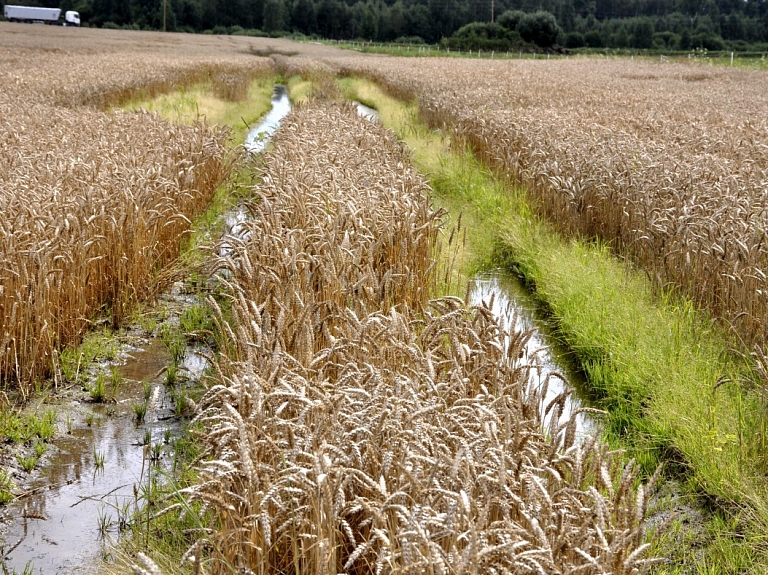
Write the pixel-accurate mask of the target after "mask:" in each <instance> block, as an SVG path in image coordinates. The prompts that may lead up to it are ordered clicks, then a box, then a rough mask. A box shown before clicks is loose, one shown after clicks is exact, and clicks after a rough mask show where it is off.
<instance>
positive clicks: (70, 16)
mask: <svg viewBox="0 0 768 575" xmlns="http://www.w3.org/2000/svg"><path fill="white" fill-rule="evenodd" d="M3 15H4V16H5V19H6V20H7V21H8V22H29V23H42V24H61V25H62V26H80V14H78V13H77V12H75V11H74V10H68V11H67V12H65V13H64V18H63V19H62V18H61V10H59V9H58V8H36V7H34V6H10V5H8V4H6V5H5V9H4V10H3Z"/></svg>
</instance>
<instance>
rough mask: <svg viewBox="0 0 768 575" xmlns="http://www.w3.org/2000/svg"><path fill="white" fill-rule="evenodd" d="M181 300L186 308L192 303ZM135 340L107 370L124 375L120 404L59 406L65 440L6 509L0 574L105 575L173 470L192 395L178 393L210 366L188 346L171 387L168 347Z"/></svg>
mask: <svg viewBox="0 0 768 575" xmlns="http://www.w3.org/2000/svg"><path fill="white" fill-rule="evenodd" d="M177 293H178V290H177ZM166 297H167V298H173V297H174V296H173V295H172V294H171V295H168V296H166ZM175 299H176V300H177V301H176V303H177V304H179V301H178V300H179V299H181V300H182V301H181V304H180V306H181V307H180V308H179V309H183V306H184V298H183V297H179V296H178V295H177V296H175ZM125 337H126V338H127V340H128V342H127V343H123V345H122V347H121V351H120V353H119V355H118V358H117V359H116V360H115V361H114V362H112V363H111V364H110V365H109V366H107V365H105V364H102V365H99V366H97V369H100V370H102V371H103V370H104V369H111V367H115V368H116V369H117V372H118V373H119V381H120V383H119V385H118V386H117V391H116V392H115V393H114V396H113V397H112V398H111V399H110V400H109V401H107V402H103V403H96V402H94V401H92V400H91V399H90V398H89V396H88V394H84V393H74V392H71V393H70V395H71V397H70V399H69V400H67V401H65V402H64V403H62V404H60V405H57V406H56V412H57V425H58V428H59V433H58V434H57V435H56V436H55V437H54V438H52V439H51V440H50V441H49V442H48V448H47V451H46V453H45V455H44V456H43V458H42V459H41V460H40V464H39V466H38V469H37V470H36V471H34V472H33V473H32V474H31V476H30V479H29V480H28V481H26V482H24V483H23V485H20V488H19V489H20V490H21V491H22V495H21V496H20V497H18V498H16V499H15V500H13V501H12V502H11V503H9V504H8V505H7V506H5V507H3V508H2V509H0V551H1V552H2V562H0V566H4V567H5V569H6V570H7V572H8V573H14V572H17V573H25V572H26V573H96V572H98V570H99V567H100V565H102V564H103V561H104V560H108V559H109V557H110V553H111V550H112V546H113V545H114V544H115V543H116V542H117V541H119V540H120V536H121V532H122V530H123V529H124V528H125V527H127V525H128V521H129V520H130V518H131V516H132V515H133V513H135V512H136V511H137V510H139V509H141V507H142V501H143V499H142V496H141V495H142V492H143V490H144V489H145V488H146V486H147V485H148V482H149V479H150V474H153V475H155V476H156V475H157V474H158V473H164V472H167V471H169V470H170V469H171V468H172V466H173V457H174V447H175V441H176V440H177V438H178V437H180V436H181V434H182V433H183V427H184V420H183V418H181V417H180V415H181V411H182V409H183V406H179V405H178V401H179V400H178V397H183V394H180V395H178V396H177V398H176V399H174V397H173V396H172V393H173V392H175V393H177V394H178V393H179V390H181V389H186V387H187V386H189V385H191V384H193V383H194V382H196V381H197V380H198V379H199V378H200V377H201V376H202V374H203V372H204V371H205V369H206V367H207V360H206V359H205V358H204V357H202V356H201V355H199V354H198V353H197V351H198V350H197V349H196V348H194V347H187V349H186V352H185V355H184V358H183V360H182V361H181V362H180V363H179V366H178V370H177V372H176V379H175V384H174V386H168V385H166V378H167V369H168V366H169V365H170V364H171V363H172V360H171V355H170V353H169V351H168V348H167V346H166V344H165V343H164V342H163V341H162V340H161V338H160V337H147V336H138V335H136V334H129V335H127V336H125ZM200 351H202V352H203V353H205V351H204V350H202V349H201V350H200ZM140 404H146V405H147V410H146V414H145V415H144V420H143V421H142V422H140V423H139V422H138V421H137V416H136V411H135V408H134V406H135V405H140Z"/></svg>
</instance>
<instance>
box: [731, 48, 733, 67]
mask: <svg viewBox="0 0 768 575" xmlns="http://www.w3.org/2000/svg"><path fill="white" fill-rule="evenodd" d="M731 68H733V52H731Z"/></svg>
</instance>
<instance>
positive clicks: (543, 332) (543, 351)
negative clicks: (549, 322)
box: [470, 270, 598, 437]
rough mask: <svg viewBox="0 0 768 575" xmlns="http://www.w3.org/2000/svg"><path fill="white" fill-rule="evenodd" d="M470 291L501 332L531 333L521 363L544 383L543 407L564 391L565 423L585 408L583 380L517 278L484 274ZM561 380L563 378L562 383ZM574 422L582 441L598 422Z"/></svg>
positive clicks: (580, 418) (584, 418) (582, 417)
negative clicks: (487, 308)
mask: <svg viewBox="0 0 768 575" xmlns="http://www.w3.org/2000/svg"><path fill="white" fill-rule="evenodd" d="M470 288H471V289H470V300H471V302H472V304H475V305H477V304H480V303H481V302H484V303H485V304H490V303H491V302H493V305H492V306H491V311H492V312H493V314H494V315H495V316H496V317H497V318H498V319H499V320H500V321H501V322H502V325H503V326H504V328H506V329H509V328H510V327H512V326H513V325H514V327H516V328H517V329H518V330H524V331H527V330H531V337H530V339H529V340H528V343H527V344H526V346H525V354H526V355H525V357H524V358H523V360H525V361H527V362H528V363H529V364H530V365H532V366H534V367H535V369H533V370H531V371H532V375H531V377H534V378H535V382H534V383H536V384H538V385H544V382H545V381H546V382H547V388H546V389H547V392H546V395H545V397H544V405H546V404H547V403H549V402H550V401H551V400H553V399H554V398H555V397H557V396H558V395H559V394H561V393H562V392H563V391H565V390H566V389H570V391H571V395H570V396H569V397H568V400H567V401H566V404H565V409H563V413H562V416H561V418H563V419H567V418H568V417H570V416H571V415H572V414H573V413H574V412H575V411H576V410H577V409H579V408H580V407H583V406H585V405H586V403H585V401H586V400H585V399H584V398H583V397H582V395H581V394H580V389H581V388H583V385H582V378H581V377H580V376H579V374H578V373H576V372H574V371H573V370H571V369H570V368H569V367H568V361H567V359H566V357H565V354H564V353H562V352H560V351H559V348H558V346H557V342H556V340H555V338H554V336H552V335H551V334H550V333H549V331H548V329H547V326H546V323H545V322H544V321H543V320H541V319H540V318H538V317H537V316H536V304H535V302H534V300H533V297H532V296H531V295H530V294H529V293H528V291H527V290H526V289H525V286H523V284H522V283H521V282H520V281H519V280H518V278H516V277H515V276H513V275H511V274H508V273H505V272H503V271H501V270H498V271H494V272H485V273H482V274H480V275H478V276H477V277H475V279H474V280H473V282H472V284H471V286H470ZM560 376H563V377H564V379H565V381H564V379H563V378H562V377H560ZM566 386H568V387H566ZM576 421H577V435H579V436H582V437H584V436H588V435H593V434H594V433H596V431H597V426H598V421H597V420H596V419H595V416H594V415H588V414H585V413H579V414H577V415H576ZM545 423H547V420H546V418H545Z"/></svg>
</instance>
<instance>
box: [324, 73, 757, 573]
mask: <svg viewBox="0 0 768 575" xmlns="http://www.w3.org/2000/svg"><path fill="white" fill-rule="evenodd" d="M339 85H340V88H341V90H342V92H343V93H344V94H345V96H347V97H349V98H353V99H357V100H359V101H362V102H364V103H366V104H368V105H372V106H373V107H375V108H376V109H377V110H378V112H379V115H380V118H381V120H382V122H383V123H384V125H385V126H387V127H389V128H391V129H393V130H394V131H395V132H396V133H397V134H398V136H399V137H400V138H401V139H402V140H403V141H405V143H406V144H407V145H408V146H409V147H410V148H411V150H412V151H413V158H414V162H415V164H416V166H417V167H418V168H419V169H420V170H421V171H422V172H423V173H425V174H427V175H428V177H429V178H430V182H431V184H432V187H433V189H434V197H433V201H434V202H435V203H436V204H437V205H438V206H439V207H442V208H445V209H446V210H447V211H448V213H449V215H450V216H451V217H452V218H453V222H454V224H455V223H457V220H458V215H457V214H459V213H460V214H461V221H462V224H461V225H462V227H463V228H464V230H468V232H467V234H466V238H464V236H463V235H462V236H461V237H462V244H461V246H459V249H458V251H456V252H455V253H454V252H452V253H451V256H450V257H449V259H451V262H452V267H451V269H450V270H449V272H448V273H447V276H450V280H449V281H448V282H447V283H446V289H448V290H449V291H454V292H459V293H460V291H461V290H460V288H461V287H462V282H463V283H464V284H466V280H467V279H468V278H469V277H471V275H473V274H474V273H475V272H476V271H478V270H479V269H482V268H487V267H506V268H508V269H514V270H516V271H518V272H519V273H521V274H522V275H523V276H524V277H525V279H526V281H527V282H528V283H529V285H530V286H531V287H532V289H533V290H534V295H535V297H536V298H537V299H538V301H539V302H540V304H541V305H542V307H543V308H544V309H546V310H547V311H548V313H549V315H550V316H551V319H552V322H553V323H554V325H555V327H556V332H557V334H558V336H559V337H560V338H561V339H562V341H563V342H564V344H565V345H566V347H567V348H568V349H570V350H571V352H572V355H573V359H574V361H575V364H576V365H577V366H579V368H580V369H582V370H583V371H584V373H585V375H586V378H587V381H588V384H589V386H590V388H591V393H592V395H593V397H594V402H595V404H596V405H597V406H598V407H600V408H602V409H605V410H606V411H607V412H608V414H607V416H606V418H605V426H606V430H605V434H606V438H607V439H608V441H610V442H611V443H612V444H613V445H615V446H616V447H621V448H623V449H626V450H627V452H628V456H631V457H634V458H635V459H636V460H637V461H638V462H639V463H640V464H641V465H642V466H643V468H644V469H645V470H646V471H647V472H649V473H650V472H652V471H653V470H654V469H655V468H656V466H657V465H658V464H659V463H661V462H664V463H665V465H666V466H667V470H668V474H669V475H671V476H673V477H676V478H682V479H684V480H685V482H686V489H687V492H686V493H687V494H688V495H691V494H704V495H705V498H706V499H707V500H708V501H710V502H712V501H714V502H715V503H717V505H716V506H715V507H714V509H715V510H716V513H714V514H713V515H712V516H711V518H710V520H709V522H708V529H709V531H710V532H709V533H708V534H706V538H707V543H706V549H700V550H699V551H698V552H694V551H693V550H692V549H691V548H689V547H686V546H685V545H683V547H684V548H680V546H681V539H680V538H679V537H678V538H675V537H672V538H667V539H666V540H665V541H664V542H663V545H665V546H667V547H666V548H665V549H666V550H665V551H663V552H666V553H670V554H672V553H674V554H675V555H676V557H677V562H685V563H689V562H695V564H696V567H695V569H696V571H685V572H700V573H729V572H743V570H744V569H747V568H748V569H750V570H752V571H754V572H763V569H764V568H768V561H766V556H767V555H766V554H765V549H764V548H765V541H764V537H763V536H762V533H765V529H764V528H763V527H762V526H765V525H768V509H766V506H765V503H763V501H764V500H765V497H764V496H765V494H766V493H767V491H766V489H765V487H764V485H763V484H764V481H763V478H764V476H765V472H766V469H768V465H766V452H765V450H764V449H763V447H764V445H765V437H766V435H765V430H766V429H765V428H766V421H765V420H766V418H765V415H764V414H765V413H766V410H765V409H764V407H765V406H764V405H761V403H760V401H759V394H758V393H756V392H755V393H753V392H750V385H751V384H750V383H749V382H750V381H751V380H752V379H754V378H752V377H751V375H750V373H749V365H748V363H747V362H746V361H744V360H743V359H742V358H740V357H739V356H738V355H737V354H734V353H733V352H732V350H731V348H730V344H729V341H728V338H727V337H726V334H725V333H724V332H723V331H722V330H720V329H718V328H717V327H716V326H714V325H713V323H712V322H711V321H710V320H709V318H707V317H706V314H703V313H702V312H700V311H697V310H695V309H694V307H693V306H692V305H691V304H690V303H689V302H686V301H684V300H680V299H678V298H674V297H670V296H667V297H661V298H659V297H657V296H654V294H652V293H651V289H650V284H649V282H648V281H647V280H646V278H645V276H644V275H642V274H640V273H638V272H637V271H635V270H633V269H632V268H631V266H629V265H627V264H626V263H624V262H622V261H620V260H618V259H617V258H615V257H614V256H613V255H612V253H611V252H610V250H609V249H608V248H607V247H606V246H603V245H599V244H595V243H590V242H581V241H575V240H565V239H563V238H561V237H560V236H559V235H558V234H557V233H556V232H555V231H554V230H553V229H552V227H551V226H549V225H548V224H547V223H545V222H542V221H541V220H539V219H538V218H537V217H535V216H534V214H533V210H532V208H531V206H530V204H529V202H528V200H527V199H526V194H525V192H524V191H522V190H520V189H519V188H517V187H515V186H512V185H510V184H509V183H508V182H505V181H503V180H501V179H499V178H497V177H495V176H494V175H493V174H492V173H490V172H489V171H488V170H487V169H485V168H484V167H483V166H481V165H480V164H479V163H478V162H477V161H476V160H475V159H474V158H473V157H472V156H471V154H469V153H466V152H462V151H459V152H456V151H452V150H451V149H450V142H449V141H447V140H446V139H445V138H444V136H442V135H441V134H439V133H437V132H435V131H432V130H429V129H427V128H426V127H425V126H424V125H423V124H422V123H421V122H419V120H418V114H417V110H416V107H415V105H414V104H403V103H401V102H399V101H397V100H395V99H393V98H390V97H388V96H387V95H386V94H385V93H384V92H383V91H382V90H381V89H380V88H378V87H377V86H376V85H374V84H372V83H370V82H368V81H365V80H360V79H353V78H346V79H343V80H341V81H340V82H339ZM449 227H450V224H449ZM446 235H447V234H446ZM724 510H727V512H724ZM737 532H738V534H736V533H737ZM688 544H690V545H695V544H698V545H701V542H698V543H697V542H691V541H689V542H688ZM674 547H678V549H674ZM660 552H662V551H660ZM758 556H760V558H759V559H758ZM690 566H691V565H688V567H690ZM682 569H683V567H679V566H678V567H670V568H669V569H667V568H663V569H661V570H660V572H663V573H676V572H683V571H682Z"/></svg>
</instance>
